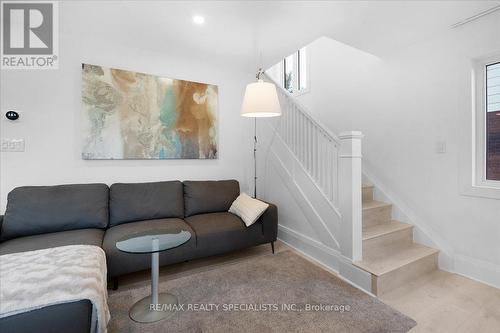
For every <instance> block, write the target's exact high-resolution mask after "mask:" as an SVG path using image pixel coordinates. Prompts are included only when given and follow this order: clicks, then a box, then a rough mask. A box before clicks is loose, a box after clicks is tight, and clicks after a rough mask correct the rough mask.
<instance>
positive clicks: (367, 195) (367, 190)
mask: <svg viewBox="0 0 500 333" xmlns="http://www.w3.org/2000/svg"><path fill="white" fill-rule="evenodd" d="M362 193H363V202H367V201H372V200H373V187H363V189H362Z"/></svg>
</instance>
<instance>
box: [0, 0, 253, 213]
mask: <svg viewBox="0 0 500 333" xmlns="http://www.w3.org/2000/svg"><path fill="white" fill-rule="evenodd" d="M96 4H97V3H96V2H93V3H91V4H90V5H88V3H78V2H76V3H73V4H70V3H61V4H60V68H59V70H39V71H35V70H24V71H23V70H11V71H7V70H2V72H1V81H0V86H1V87H0V99H1V110H2V120H1V121H0V126H1V127H0V130H1V136H2V138H24V139H25V140H26V151H25V152H22V153H1V155H0V183H1V184H0V199H1V206H0V207H1V208H0V211H1V212H3V211H4V210H5V205H6V198H7V193H8V192H9V191H10V190H11V189H12V188H14V187H16V186H21V185H46V184H61V183H86V182H103V183H107V184H111V183H113V182H140V181H156V180H171V179H180V180H183V179H226V178H236V179H238V180H240V181H241V182H242V189H243V190H248V187H249V179H251V178H249V177H251V165H252V164H251V163H249V162H247V161H249V160H250V159H251V152H252V150H251V142H252V141H251V140H252V134H253V133H252V131H251V129H252V127H251V126H252V121H251V120H248V119H245V118H242V117H240V115H239V111H240V106H241V101H242V97H243V93H244V88H245V84H246V83H247V82H249V81H251V80H252V79H253V75H247V74H245V71H244V70H242V69H241V68H235V67H232V66H231V65H230V64H227V63H226V64H220V63H219V62H217V59H215V58H210V57H203V54H197V53H193V52H190V53H188V52H185V53H184V54H179V52H180V51H179V50H176V52H173V53H172V54H175V55H174V56H173V55H172V54H171V53H169V52H165V53H153V52H150V51H148V49H147V48H144V47H141V48H132V47H126V48H125V47H123V46H122V44H120V43H119V42H117V43H115V42H114V40H113V39H112V38H110V36H109V34H108V35H106V34H99V33H96V31H99V30H103V31H107V30H108V29H107V27H108V26H116V25H122V26H123V27H124V28H123V29H126V28H125V27H127V28H128V29H137V28H140V26H139V27H138V26H137V25H136V23H137V22H122V21H121V17H120V15H118V14H117V15H109V16H108V20H107V21H103V20H92V15H93V13H94V11H95V10H96V8H95V6H96ZM115 5H116V4H115V3H113V2H112V3H107V4H102V5H100V7H99V8H100V10H103V11H108V12H109V13H110V14H111V13H114V12H115V11H114V8H116V7H112V6H115ZM96 24H97V26H96ZM90 26H91V28H90ZM122 33H125V34H126V31H122ZM144 33H148V31H145V32H144ZM104 36H106V37H104ZM150 37H151V36H150ZM158 42H164V43H168V42H169V41H168V40H164V41H160V40H159V41H158ZM170 47H172V48H176V44H171V45H170ZM82 62H85V63H90V64H98V65H103V66H109V67H115V68H122V69H128V70H132V71H138V72H144V73H150V74H154V75H160V76H165V77H172V78H178V79H185V80H193V81H200V82H207V83H211V84H216V85H218V86H219V115H218V116H219V124H218V126H219V157H218V159H216V160H128V161H127V160H121V161H120V160H115V161H84V160H82V159H81V155H80V154H81V145H80V142H81V136H80V109H81V108H80V105H81V102H80V98H81V94H80V71H81V63H82ZM10 109H13V110H18V111H20V112H21V119H20V120H19V121H17V122H15V123H10V122H8V121H7V120H4V119H5V118H4V117H3V114H4V112H5V111H6V110H10ZM247 166H250V168H249V169H248V170H247V169H246V168H247Z"/></svg>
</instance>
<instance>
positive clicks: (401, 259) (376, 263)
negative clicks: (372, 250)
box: [354, 243, 439, 276]
mask: <svg viewBox="0 0 500 333" xmlns="http://www.w3.org/2000/svg"><path fill="white" fill-rule="evenodd" d="M384 250H385V251H381V252H380V253H377V254H376V255H373V256H369V257H366V258H363V260H362V261H357V262H354V265H356V266H357V267H359V268H361V269H363V270H365V271H367V272H369V273H372V274H373V275H376V276H380V275H383V274H386V273H388V272H391V271H394V270H396V269H398V268H401V267H403V266H405V265H408V264H411V263H412V262H414V261H417V260H419V259H422V258H425V257H427V256H430V255H433V254H436V253H438V252H439V250H436V249H434V248H431V247H428V246H424V245H421V244H416V243H411V244H409V245H405V246H400V247H397V248H386V249H384Z"/></svg>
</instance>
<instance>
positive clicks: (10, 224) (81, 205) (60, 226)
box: [1, 184, 109, 240]
mask: <svg viewBox="0 0 500 333" xmlns="http://www.w3.org/2000/svg"><path fill="white" fill-rule="evenodd" d="M108 192H109V189H108V186H107V185H106V184H73V185H57V186H25V187H18V188H15V189H14V190H12V191H11V192H10V193H9V195H8V197H7V209H6V211H5V216H4V220H3V223H2V233H1V235H2V239H3V240H5V239H11V238H15V237H21V236H30V235H38V234H43V233H49V232H57V231H65V230H75V229H87V228H106V226H107V225H108Z"/></svg>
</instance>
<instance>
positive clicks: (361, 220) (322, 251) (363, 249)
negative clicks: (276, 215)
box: [259, 76, 439, 295]
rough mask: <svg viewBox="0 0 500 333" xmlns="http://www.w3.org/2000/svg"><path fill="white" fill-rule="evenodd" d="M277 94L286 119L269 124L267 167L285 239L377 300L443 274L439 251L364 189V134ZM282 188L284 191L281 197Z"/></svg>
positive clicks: (368, 188)
mask: <svg viewBox="0 0 500 333" xmlns="http://www.w3.org/2000/svg"><path fill="white" fill-rule="evenodd" d="M265 77H266V78H267V80H269V81H271V82H273V83H275V84H276V82H274V81H272V79H270V78H269V77H267V76H265ZM276 88H277V92H278V97H279V99H280V105H281V108H282V116H281V117H279V118H278V119H277V120H276V121H274V122H273V121H268V122H267V125H268V126H267V127H265V129H267V131H263V132H262V133H260V134H259V135H260V136H259V137H265V138H266V139H264V142H266V144H265V145H264V146H266V147H267V153H266V158H265V160H266V161H269V164H270V165H271V168H272V169H273V173H272V176H269V178H267V179H266V180H265V186H268V187H269V188H270V190H269V192H272V193H269V194H266V196H267V195H271V196H272V194H273V193H274V194H275V196H274V197H270V198H269V200H271V201H274V202H277V203H278V204H279V206H280V207H282V211H283V212H287V213H285V214H283V213H282V214H283V215H280V225H279V229H278V237H280V239H281V240H283V241H285V242H287V243H288V244H289V245H292V246H294V247H295V248H297V249H300V250H301V251H303V252H304V253H306V254H308V255H310V256H311V257H313V258H315V259H317V260H318V261H320V262H322V263H324V264H325V265H326V266H328V267H331V268H332V269H334V270H336V271H337V272H338V273H339V275H340V276H342V277H344V278H346V279H347V280H349V281H351V282H353V283H355V284H356V285H358V286H360V287H361V288H363V289H365V290H368V291H371V292H372V293H373V294H375V295H381V294H383V293H385V292H387V291H390V290H392V289H394V288H397V287H400V286H404V285H405V284H406V283H408V282H409V281H411V280H413V279H415V278H418V277H420V276H421V275H423V274H426V273H429V272H431V271H433V270H436V269H437V267H438V254H439V251H438V250H436V249H433V248H430V247H427V246H424V245H421V244H417V243H414V242H413V226H412V225H410V224H406V223H402V222H399V221H395V220H393V219H392V205H391V204H389V203H385V202H380V201H376V200H374V198H373V190H374V188H373V186H371V185H362V171H361V170H362V168H361V163H362V156H361V142H362V138H363V135H362V134H361V132H356V131H348V132H343V133H340V134H339V135H338V136H337V135H336V134H334V133H332V132H331V131H329V129H328V128H327V127H326V126H325V125H324V124H322V123H321V122H320V120H318V119H317V118H315V117H314V116H313V115H312V114H311V113H310V112H308V110H307V109H306V108H305V107H304V106H302V105H301V104H300V103H299V101H297V99H296V98H294V97H293V96H292V95H290V94H289V93H288V92H287V91H285V90H284V89H282V88H281V87H280V86H279V84H276ZM266 133H267V134H266ZM261 134H264V135H261ZM262 141H263V140H261V142H262ZM277 181H280V183H276V182H277ZM278 187H281V188H282V189H284V190H281V191H277V192H274V188H278ZM284 192H286V193H284ZM289 212H295V213H289ZM287 214H288V215H287ZM291 214H294V216H291ZM299 215H300V216H302V217H301V218H300V220H299V219H296V218H295V216H299ZM306 233H307V234H306Z"/></svg>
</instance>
